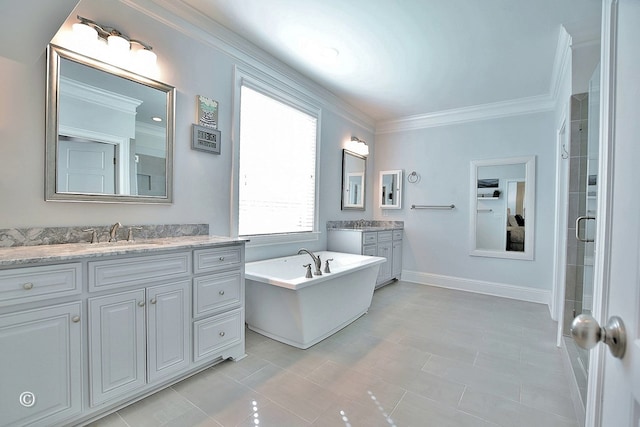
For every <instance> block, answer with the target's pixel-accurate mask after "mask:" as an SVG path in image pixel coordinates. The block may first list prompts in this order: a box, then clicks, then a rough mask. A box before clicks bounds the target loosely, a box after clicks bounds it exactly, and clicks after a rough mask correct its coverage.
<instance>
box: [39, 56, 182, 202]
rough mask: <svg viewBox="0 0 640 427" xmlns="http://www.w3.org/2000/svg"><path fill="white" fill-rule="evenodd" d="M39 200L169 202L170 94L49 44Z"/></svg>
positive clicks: (137, 77)
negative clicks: (42, 195) (42, 188)
mask: <svg viewBox="0 0 640 427" xmlns="http://www.w3.org/2000/svg"><path fill="white" fill-rule="evenodd" d="M47 55H48V69H47V125H46V129H47V130H46V141H45V144H46V164H45V166H46V171H45V199H46V200H57V201H94V202H130V203H171V202H172V194H173V191H172V190H173V188H172V183H173V134H174V110H175V105H174V99H175V89H174V88H173V87H171V86H168V85H166V84H164V83H160V82H157V81H155V80H151V79H148V78H146V77H143V76H140V75H137V74H134V73H131V72H129V71H126V70H122V69H120V68H117V67H114V66H111V65H109V64H105V63H103V62H100V61H97V60H94V59H91V58H87V57H85V56H83V55H80V54H78V53H75V52H72V51H69V50H66V49H63V48H60V47H58V46H53V45H50V46H49V47H48V50H47Z"/></svg>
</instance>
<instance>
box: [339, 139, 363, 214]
mask: <svg viewBox="0 0 640 427" xmlns="http://www.w3.org/2000/svg"><path fill="white" fill-rule="evenodd" d="M366 176H367V158H366V157H365V156H361V155H360V154H356V153H353V152H351V151H349V150H342V210H361V211H363V210H364V200H365V199H364V196H365V177H366Z"/></svg>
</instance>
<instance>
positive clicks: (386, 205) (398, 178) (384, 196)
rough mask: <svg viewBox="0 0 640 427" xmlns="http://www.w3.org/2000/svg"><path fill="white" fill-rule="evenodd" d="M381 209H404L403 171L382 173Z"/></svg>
mask: <svg viewBox="0 0 640 427" xmlns="http://www.w3.org/2000/svg"><path fill="white" fill-rule="evenodd" d="M380 207H381V208H383V209H401V208H402V171H401V170H392V171H382V172H380Z"/></svg>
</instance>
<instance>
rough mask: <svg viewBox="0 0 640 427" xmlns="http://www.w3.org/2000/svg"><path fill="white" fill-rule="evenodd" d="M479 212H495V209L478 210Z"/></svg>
mask: <svg viewBox="0 0 640 427" xmlns="http://www.w3.org/2000/svg"><path fill="white" fill-rule="evenodd" d="M478 212H493V209H478Z"/></svg>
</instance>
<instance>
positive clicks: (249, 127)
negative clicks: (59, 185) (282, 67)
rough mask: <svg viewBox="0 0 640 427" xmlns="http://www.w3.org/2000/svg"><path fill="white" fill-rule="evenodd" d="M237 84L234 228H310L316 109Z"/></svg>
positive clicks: (246, 231) (258, 231) (251, 231)
mask: <svg viewBox="0 0 640 427" xmlns="http://www.w3.org/2000/svg"><path fill="white" fill-rule="evenodd" d="M284 99H285V98H284V97H279V96H277V95H275V94H272V93H269V94H267V93H265V92H263V91H260V90H257V88H255V87H253V86H252V87H249V86H247V85H246V84H245V83H243V84H242V85H241V86H240V149H239V183H238V192H239V196H238V197H239V203H238V211H239V212H238V234H239V235H240V236H256V235H272V234H287V233H307V232H313V231H315V230H314V226H315V223H316V221H315V217H316V206H315V205H316V140H317V126H318V112H317V111H316V112H315V113H314V111H313V109H310V108H306V106H304V105H303V104H302V103H297V102H294V101H290V100H287V101H286V102H285V101H284Z"/></svg>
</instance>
